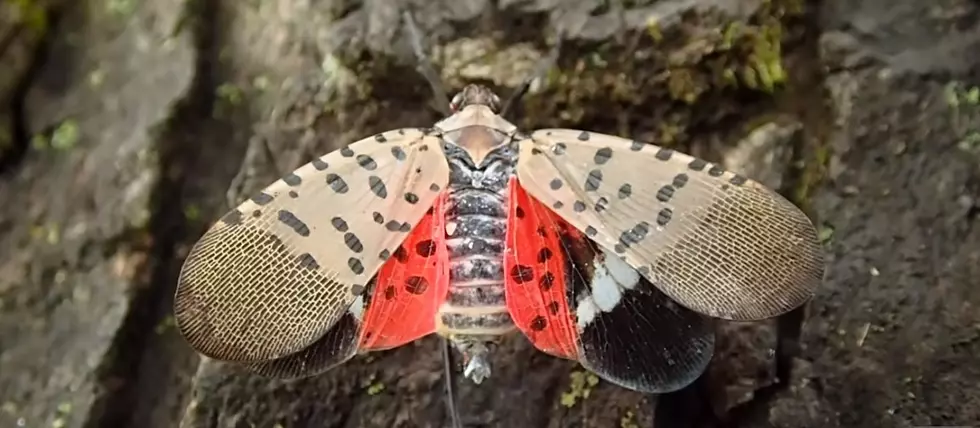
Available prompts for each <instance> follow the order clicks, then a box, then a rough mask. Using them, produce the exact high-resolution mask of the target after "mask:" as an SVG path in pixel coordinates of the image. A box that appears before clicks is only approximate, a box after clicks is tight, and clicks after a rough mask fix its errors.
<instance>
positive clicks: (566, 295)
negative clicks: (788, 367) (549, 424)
mask: <svg viewBox="0 0 980 428" xmlns="http://www.w3.org/2000/svg"><path fill="white" fill-rule="evenodd" d="M510 207H511V208H510V215H509V217H508V227H507V230H508V232H507V251H506V256H505V257H506V258H505V269H506V270H507V271H508V272H509V275H508V276H507V277H506V282H505V284H506V293H507V308H508V310H509V311H510V314H511V317H512V318H513V319H514V322H515V324H516V325H517V326H518V328H519V329H520V330H521V331H522V332H523V333H524V334H525V336H527V338H528V339H529V340H530V341H531V343H532V344H534V346H535V347H536V348H538V349H539V350H542V351H544V352H547V353H549V354H552V355H555V356H559V357H564V358H569V359H574V360H578V361H579V362H580V363H581V364H582V366H584V367H585V368H587V369H589V370H591V371H593V372H594V373H596V374H598V375H599V376H600V377H602V378H603V379H606V380H608V381H610V382H613V383H615V384H617V385H621V386H623V387H626V388H630V389H633V390H637V391H642V392H647V393H663V392H669V391H674V390H677V389H680V388H682V387H684V386H685V385H687V384H689V383H691V382H692V381H693V380H694V379H697V377H698V376H699V375H700V374H701V373H702V372H703V371H704V368H705V367H706V366H707V364H708V362H709V361H710V360H711V355H712V352H713V350H714V330H713V326H712V324H711V322H710V320H709V319H708V318H707V317H704V316H701V315H699V314H697V313H695V312H694V311H691V310H689V309H687V308H685V307H683V306H681V305H679V304H677V303H674V302H673V301H671V299H670V298H669V297H667V296H666V295H665V294H664V293H663V292H661V291H659V290H658V289H657V288H656V287H654V286H653V285H651V284H650V283H649V281H647V280H646V279H645V278H643V277H642V276H640V275H639V274H638V273H637V272H636V270H635V269H633V268H632V267H631V266H629V265H628V264H627V263H626V262H625V261H623V260H621V259H620V258H619V257H618V256H615V255H613V254H611V253H610V252H609V251H608V250H603V249H601V248H599V247H598V246H597V245H596V244H595V243H594V242H592V241H591V240H589V239H587V238H586V237H585V236H584V235H583V234H582V232H580V231H578V230H577V229H575V228H574V227H572V226H571V225H569V224H568V223H567V222H566V221H565V220H563V219H562V218H561V217H558V216H557V215H556V214H554V213H553V212H552V211H551V209H550V208H548V207H546V206H544V205H543V204H541V203H540V202H538V201H537V200H535V199H533V198H531V197H530V196H528V195H527V193H526V192H525V191H524V190H523V189H522V188H521V187H520V186H518V185H516V183H515V182H513V181H512V182H511V188H510Z"/></svg>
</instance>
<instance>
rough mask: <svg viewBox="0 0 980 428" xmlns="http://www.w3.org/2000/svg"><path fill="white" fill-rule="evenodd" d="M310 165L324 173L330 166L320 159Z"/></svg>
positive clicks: (314, 160)
mask: <svg viewBox="0 0 980 428" xmlns="http://www.w3.org/2000/svg"><path fill="white" fill-rule="evenodd" d="M310 163H311V164H313V168H316V170H317V171H323V170H325V169H327V167H329V166H330V165H328V164H327V163H326V162H324V161H323V159H320V158H316V159H313V161H312V162H310Z"/></svg>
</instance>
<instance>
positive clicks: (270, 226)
mask: <svg viewBox="0 0 980 428" xmlns="http://www.w3.org/2000/svg"><path fill="white" fill-rule="evenodd" d="M448 180H449V166H448V163H447V161H446V158H445V156H444V155H443V153H442V150H441V146H440V139H439V138H438V137H437V136H431V135H428V134H426V133H425V132H424V131H422V130H417V129H401V130H394V131H389V132H385V133H382V134H378V135H375V136H373V137H370V138H366V139H363V140H360V141H357V142H354V143H352V144H350V145H349V146H347V147H345V148H343V149H340V150H337V151H335V152H332V153H329V154H327V155H325V156H322V157H319V158H317V159H315V160H313V161H312V162H310V163H309V164H307V165H304V166H302V167H300V168H299V169H297V170H296V171H294V172H293V173H291V174H289V175H287V176H286V177H284V178H282V179H281V180H279V181H277V182H275V183H273V184H272V185H271V186H269V187H267V188H265V189H264V190H263V191H261V192H259V193H258V194H256V195H255V196H253V197H252V198H251V199H250V200H248V201H245V202H244V203H242V204H241V205H239V206H238V207H237V208H235V209H234V210H232V211H231V212H230V213H228V214H227V215H225V216H224V217H222V219H221V220H220V221H218V222H217V223H216V224H215V225H214V226H212V227H211V228H210V229H209V230H208V231H207V232H206V233H205V234H204V236H203V237H202V238H201V240H200V241H199V242H198V243H197V244H195V245H194V247H193V248H192V250H191V251H190V253H189V254H188V256H187V259H186V261H185V263H184V266H183V268H182V269H181V272H180V277H179V281H178V286H177V293H176V296H175V302H174V313H175V318H176V320H177V325H178V327H179V329H180V331H181V333H182V334H183V335H184V337H185V338H186V339H187V341H188V342H189V343H190V344H191V345H192V346H193V347H194V348H195V349H196V350H197V351H198V352H201V353H202V354H204V355H207V356H209V357H212V358H216V359H220V360H225V361H232V362H237V363H241V364H244V365H247V366H250V367H253V368H256V369H259V371H261V372H266V373H269V374H275V375H284V376H291V375H292V374H304V373H309V372H312V371H317V370H322V369H324V368H326V367H327V366H328V365H330V364H336V363H339V362H342V361H343V360H346V359H347V358H350V357H351V356H353V354H354V352H355V351H356V350H357V349H358V348H365V347H366V348H368V349H372V344H373V343H374V342H364V341H362V339H363V337H362V336H361V334H362V333H364V332H365V330H364V328H360V327H362V326H360V323H361V319H362V318H363V319H365V320H369V319H372V318H371V314H372V311H373V312H377V313H380V314H381V315H385V314H388V315H391V314H397V313H400V312H399V311H393V310H388V309H385V307H387V305H383V304H380V303H379V304H378V305H372V304H371V303H370V302H368V301H367V300H369V299H377V295H378V293H379V289H380V290H381V291H380V293H382V295H383V293H384V290H385V289H386V286H387V285H389V283H390V282H391V281H392V280H397V279H400V278H401V276H404V275H405V273H408V274H409V275H410V276H425V275H429V278H431V279H432V280H433V281H437V280H436V279H435V278H437V276H436V275H435V273H434V272H432V271H425V270H423V269H421V268H419V267H410V268H403V267H402V266H401V262H400V261H398V260H396V259H397V258H392V256H393V255H395V253H396V252H397V250H398V248H399V247H400V245H401V244H403V243H404V242H407V241H411V240H412V239H415V240H417V239H419V238H420V237H421V238H424V237H425V236H428V235H431V234H432V231H431V230H422V229H424V227H423V228H422V229H420V228H418V227H417V226H418V225H420V224H422V223H423V222H424V218H425V217H426V216H427V212H428V210H429V209H430V208H431V207H433V205H435V204H436V202H437V201H438V200H439V199H440V197H441V196H442V195H443V194H444V190H445V189H446V186H447V184H448ZM428 216H429V217H431V215H428ZM430 223H431V222H430ZM410 232H411V234H410ZM410 238H411V239H410ZM389 262H390V263H389ZM382 265H385V267H387V266H388V265H391V267H389V268H388V269H387V270H386V269H384V268H383V267H382ZM412 266H414V265H412ZM379 271H381V272H382V273H381V274H378V273H379ZM397 272H401V273H397ZM372 287H373V290H374V293H373V294H372V295H365V294H366V293H365V292H366V291H368V290H369V289H370V288H372ZM428 289H429V290H430V291H431V290H437V289H439V287H437V286H435V285H434V286H432V287H429V288H428ZM427 296H430V295H427ZM395 297H398V295H396V296H395ZM430 297H431V296H430ZM395 301H399V302H402V303H406V302H408V300H405V299H400V298H399V299H395ZM375 302H377V300H375ZM373 306H377V309H375V308H374V307H373ZM424 307H428V306H424ZM401 313H404V312H403V311H402V312H401ZM433 316H434V315H433ZM364 327H370V326H369V325H367V324H365V326H364ZM382 330H383V331H382ZM378 332H380V333H386V335H387V336H389V337H391V336H401V337H395V339H389V340H388V342H385V343H386V344H390V343H392V342H393V341H397V340H405V339H406V338H407V337H405V336H406V335H409V334H415V333H416V331H415V330H409V329H402V330H397V329H395V330H392V329H390V328H384V329H380V330H379V331H378ZM396 339H397V340H396ZM383 345H384V344H382V345H379V346H383ZM275 360H279V362H278V363H277V362H276V361H275Z"/></svg>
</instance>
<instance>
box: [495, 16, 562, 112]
mask: <svg viewBox="0 0 980 428" xmlns="http://www.w3.org/2000/svg"><path fill="white" fill-rule="evenodd" d="M562 38H564V34H563V31H562V29H561V28H558V29H556V31H555V44H554V46H552V47H551V49H550V50H549V51H548V55H546V56H545V57H544V58H541V59H540V60H539V61H538V63H537V65H535V66H534V70H533V71H532V72H531V73H530V74H528V75H527V77H525V78H524V81H523V82H521V86H518V87H517V90H516V91H514V93H513V94H512V95H511V96H510V97H509V98H508V99H507V102H505V103H504V107H503V108H502V109H500V116H502V117H505V118H506V117H507V113H508V112H509V111H510V109H511V108H512V107H513V106H514V105H516V104H517V102H518V101H520V99H521V98H523V97H524V95H525V94H527V91H528V90H529V89H530V88H531V83H534V81H535V80H537V79H538V78H540V77H542V76H544V75H545V74H547V73H548V71H549V70H551V68H552V67H554V66H555V63H557V62H558V55H559V54H560V53H561V42H562Z"/></svg>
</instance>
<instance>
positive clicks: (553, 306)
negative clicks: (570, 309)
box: [548, 302, 561, 315]
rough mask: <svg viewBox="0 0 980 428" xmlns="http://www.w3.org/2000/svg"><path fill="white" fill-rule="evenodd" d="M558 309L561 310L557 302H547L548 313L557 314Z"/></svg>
mask: <svg viewBox="0 0 980 428" xmlns="http://www.w3.org/2000/svg"><path fill="white" fill-rule="evenodd" d="M559 310H561V305H559V304H558V302H551V303H548V313H550V314H551V315H558V311H559Z"/></svg>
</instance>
